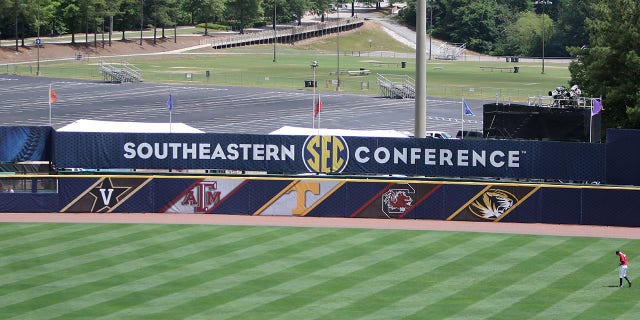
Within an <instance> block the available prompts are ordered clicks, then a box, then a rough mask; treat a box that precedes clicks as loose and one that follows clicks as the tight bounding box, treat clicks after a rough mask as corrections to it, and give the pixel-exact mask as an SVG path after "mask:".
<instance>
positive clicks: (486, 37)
mask: <svg viewBox="0 0 640 320" xmlns="http://www.w3.org/2000/svg"><path fill="white" fill-rule="evenodd" d="M425 1H426V4H427V8H426V10H427V12H426V13H427V28H428V30H427V31H428V33H430V34H432V35H433V37H435V38H438V39H441V40H444V41H448V42H456V43H465V44H466V45H467V48H469V49H471V50H474V51H478V52H480V53H485V54H490V55H495V56H524V57H541V56H547V57H568V58H569V57H570V58H573V62H572V63H571V64H570V66H569V71H570V73H571V80H570V83H568V84H559V85H569V86H571V85H574V84H577V85H579V86H580V87H581V88H582V92H583V95H584V96H588V97H596V98H601V101H602V103H603V106H604V111H603V112H602V116H603V125H602V127H603V128H640V1H638V0H491V1H490V0H425ZM415 4H416V0H407V8H406V9H405V10H403V11H402V12H401V14H400V17H401V18H402V20H403V21H404V22H405V23H406V24H408V25H413V26H415V24H416V23H415V22H416V12H415V7H416V6H415Z"/></svg>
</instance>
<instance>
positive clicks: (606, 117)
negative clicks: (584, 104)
mask: <svg viewBox="0 0 640 320" xmlns="http://www.w3.org/2000/svg"><path fill="white" fill-rule="evenodd" d="M591 9H592V10H593V11H592V14H593V16H592V17H591V18H589V19H587V21H586V29H587V32H588V34H589V44H588V45H587V46H586V47H572V48H570V50H569V51H570V52H571V54H572V55H574V56H575V57H577V60H576V61H575V62H573V63H571V65H570V67H569V71H570V72H571V81H572V83H576V84H579V85H580V86H581V87H582V89H583V92H584V93H586V94H588V95H590V96H592V97H598V96H602V97H603V100H602V102H603V105H604V108H605V110H604V111H603V113H602V114H603V127H604V128H612V127H613V128H615V127H620V128H640V98H639V95H640V2H639V1H637V0H593V1H592V6H591Z"/></svg>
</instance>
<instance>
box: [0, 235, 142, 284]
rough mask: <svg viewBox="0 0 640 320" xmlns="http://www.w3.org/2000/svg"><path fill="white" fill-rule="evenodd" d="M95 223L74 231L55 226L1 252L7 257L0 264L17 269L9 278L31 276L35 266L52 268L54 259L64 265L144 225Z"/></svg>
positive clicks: (127, 236) (122, 237)
mask: <svg viewBox="0 0 640 320" xmlns="http://www.w3.org/2000/svg"><path fill="white" fill-rule="evenodd" d="M94 227H95V229H93V228H91V229H84V230H77V231H74V232H67V231H66V230H64V229H62V230H60V229H57V230H56V232H55V233H53V234H50V236H47V237H45V238H44V239H41V240H39V241H33V242H30V243H29V244H28V245H25V244H24V243H21V246H18V247H19V248H16V249H15V250H11V252H4V253H3V256H4V257H7V259H6V260H7V261H6V263H3V264H0V267H5V268H8V269H13V270H16V272H14V273H13V274H12V275H11V278H13V279H12V280H14V281H15V280H17V279H19V278H20V277H21V276H23V275H27V276H33V275H35V274H36V273H37V272H38V270H47V271H50V270H51V269H53V268H55V266H54V264H56V263H60V264H63V265H64V267H67V266H68V261H65V259H74V260H75V259H77V258H78V255H82V254H85V253H88V254H92V253H95V252H98V251H100V250H101V248H103V247H106V248H110V247H111V242H112V241H114V240H116V239H118V240H121V239H125V238H126V239H130V238H131V237H134V238H140V237H143V236H145V234H144V233H143V231H144V228H135V227H131V226H128V227H120V228H117V229H114V230H112V231H108V230H109V229H105V228H104V227H102V226H94ZM79 238H80V239H83V240H82V241H78V240H77V239H79ZM3 260H4V259H3ZM3 281H4V277H3V275H0V283H2V282H3Z"/></svg>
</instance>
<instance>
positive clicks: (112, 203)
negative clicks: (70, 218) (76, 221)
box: [60, 177, 151, 213]
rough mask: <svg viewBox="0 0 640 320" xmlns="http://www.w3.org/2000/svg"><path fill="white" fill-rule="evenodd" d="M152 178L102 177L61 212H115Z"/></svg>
mask: <svg viewBox="0 0 640 320" xmlns="http://www.w3.org/2000/svg"><path fill="white" fill-rule="evenodd" d="M149 181H151V178H148V179H141V178H110V177H105V178H100V179H98V180H97V181H96V182H95V183H94V184H93V185H92V186H91V187H89V188H88V189H86V190H85V191H84V192H83V193H82V194H80V195H79V196H78V197H77V198H76V199H74V200H73V201H72V202H71V203H69V204H68V205H67V206H66V207H64V208H63V209H62V210H60V212H101V213H103V212H113V210H115V209H116V208H117V207H118V206H120V205H121V204H122V203H124V202H125V201H126V200H127V199H128V198H129V197H131V196H132V195H133V194H134V193H136V192H137V191H138V190H139V189H140V188H142V187H143V186H144V185H146V184H147V183H148V182H149Z"/></svg>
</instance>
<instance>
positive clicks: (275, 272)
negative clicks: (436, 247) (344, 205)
mask: <svg viewBox="0 0 640 320" xmlns="http://www.w3.org/2000/svg"><path fill="white" fill-rule="evenodd" d="M359 233H362V231H360V230H354V229H351V230H345V229H342V230H340V231H339V233H336V234H334V235H332V239H328V240H330V241H331V242H329V244H330V245H333V250H332V251H330V252H327V251H326V250H322V252H323V255H312V256H313V258H309V255H308V254H307V253H308V252H309V251H312V252H313V251H315V250H317V248H321V247H322V246H323V245H322V243H321V242H320V243H301V244H298V245H296V246H292V247H291V248H289V249H288V250H289V251H293V252H300V253H302V254H303V255H302V257H300V256H298V255H297V254H293V255H291V254H290V253H289V252H286V251H282V252H281V254H282V255H283V258H284V259H286V260H285V261H286V262H285V263H282V264H279V265H274V264H273V263H272V262H271V261H270V260H271V258H269V257H258V258H256V259H254V260H253V261H252V262H253V265H252V268H250V269H245V270H242V272H239V273H235V272H236V270H233V269H230V270H227V271H228V272H232V273H235V274H234V276H233V277H223V278H222V279H220V280H215V279H214V281H210V282H208V283H206V287H203V286H201V287H199V289H200V290H203V291H202V295H201V296H198V297H197V298H195V299H191V300H188V299H185V300H184V302H183V303H181V304H179V305H176V306H175V307H174V308H172V309H167V310H165V311H163V312H162V313H159V314H154V315H153V318H165V319H172V318H176V317H178V316H180V317H182V318H185V319H186V318H190V317H196V318H198V317H201V315H200V314H201V313H202V312H207V310H209V309H210V308H211V307H212V306H217V305H224V304H226V303H228V302H230V301H233V300H236V299H239V298H241V297H243V296H246V295H248V294H251V293H252V292H256V291H260V290H263V288H267V287H273V286H276V285H278V284H279V283H281V282H283V281H286V280H284V279H287V280H290V279H297V278H300V277H303V276H305V275H306V273H305V272H303V271H301V270H307V269H308V268H326V267H327V266H329V265H331V264H333V263H334V262H335V261H336V260H344V259H353V258H355V257H357V256H360V255H363V254H366V253H367V252H369V251H371V250H372V249H374V248H376V246H377V245H378V244H377V243H376V241H374V240H392V239H394V238H395V237H396V236H395V233H396V232H394V231H386V232H382V233H380V231H379V230H367V231H366V232H365V233H364V234H362V235H359V236H357V235H358V234H359ZM405 237H409V235H405ZM334 244H339V245H334ZM354 248H357V249H359V250H357V249H356V250H354ZM214 314H215V315H216V317H218V316H224V314H223V313H222V311H221V310H215V313H214Z"/></svg>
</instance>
